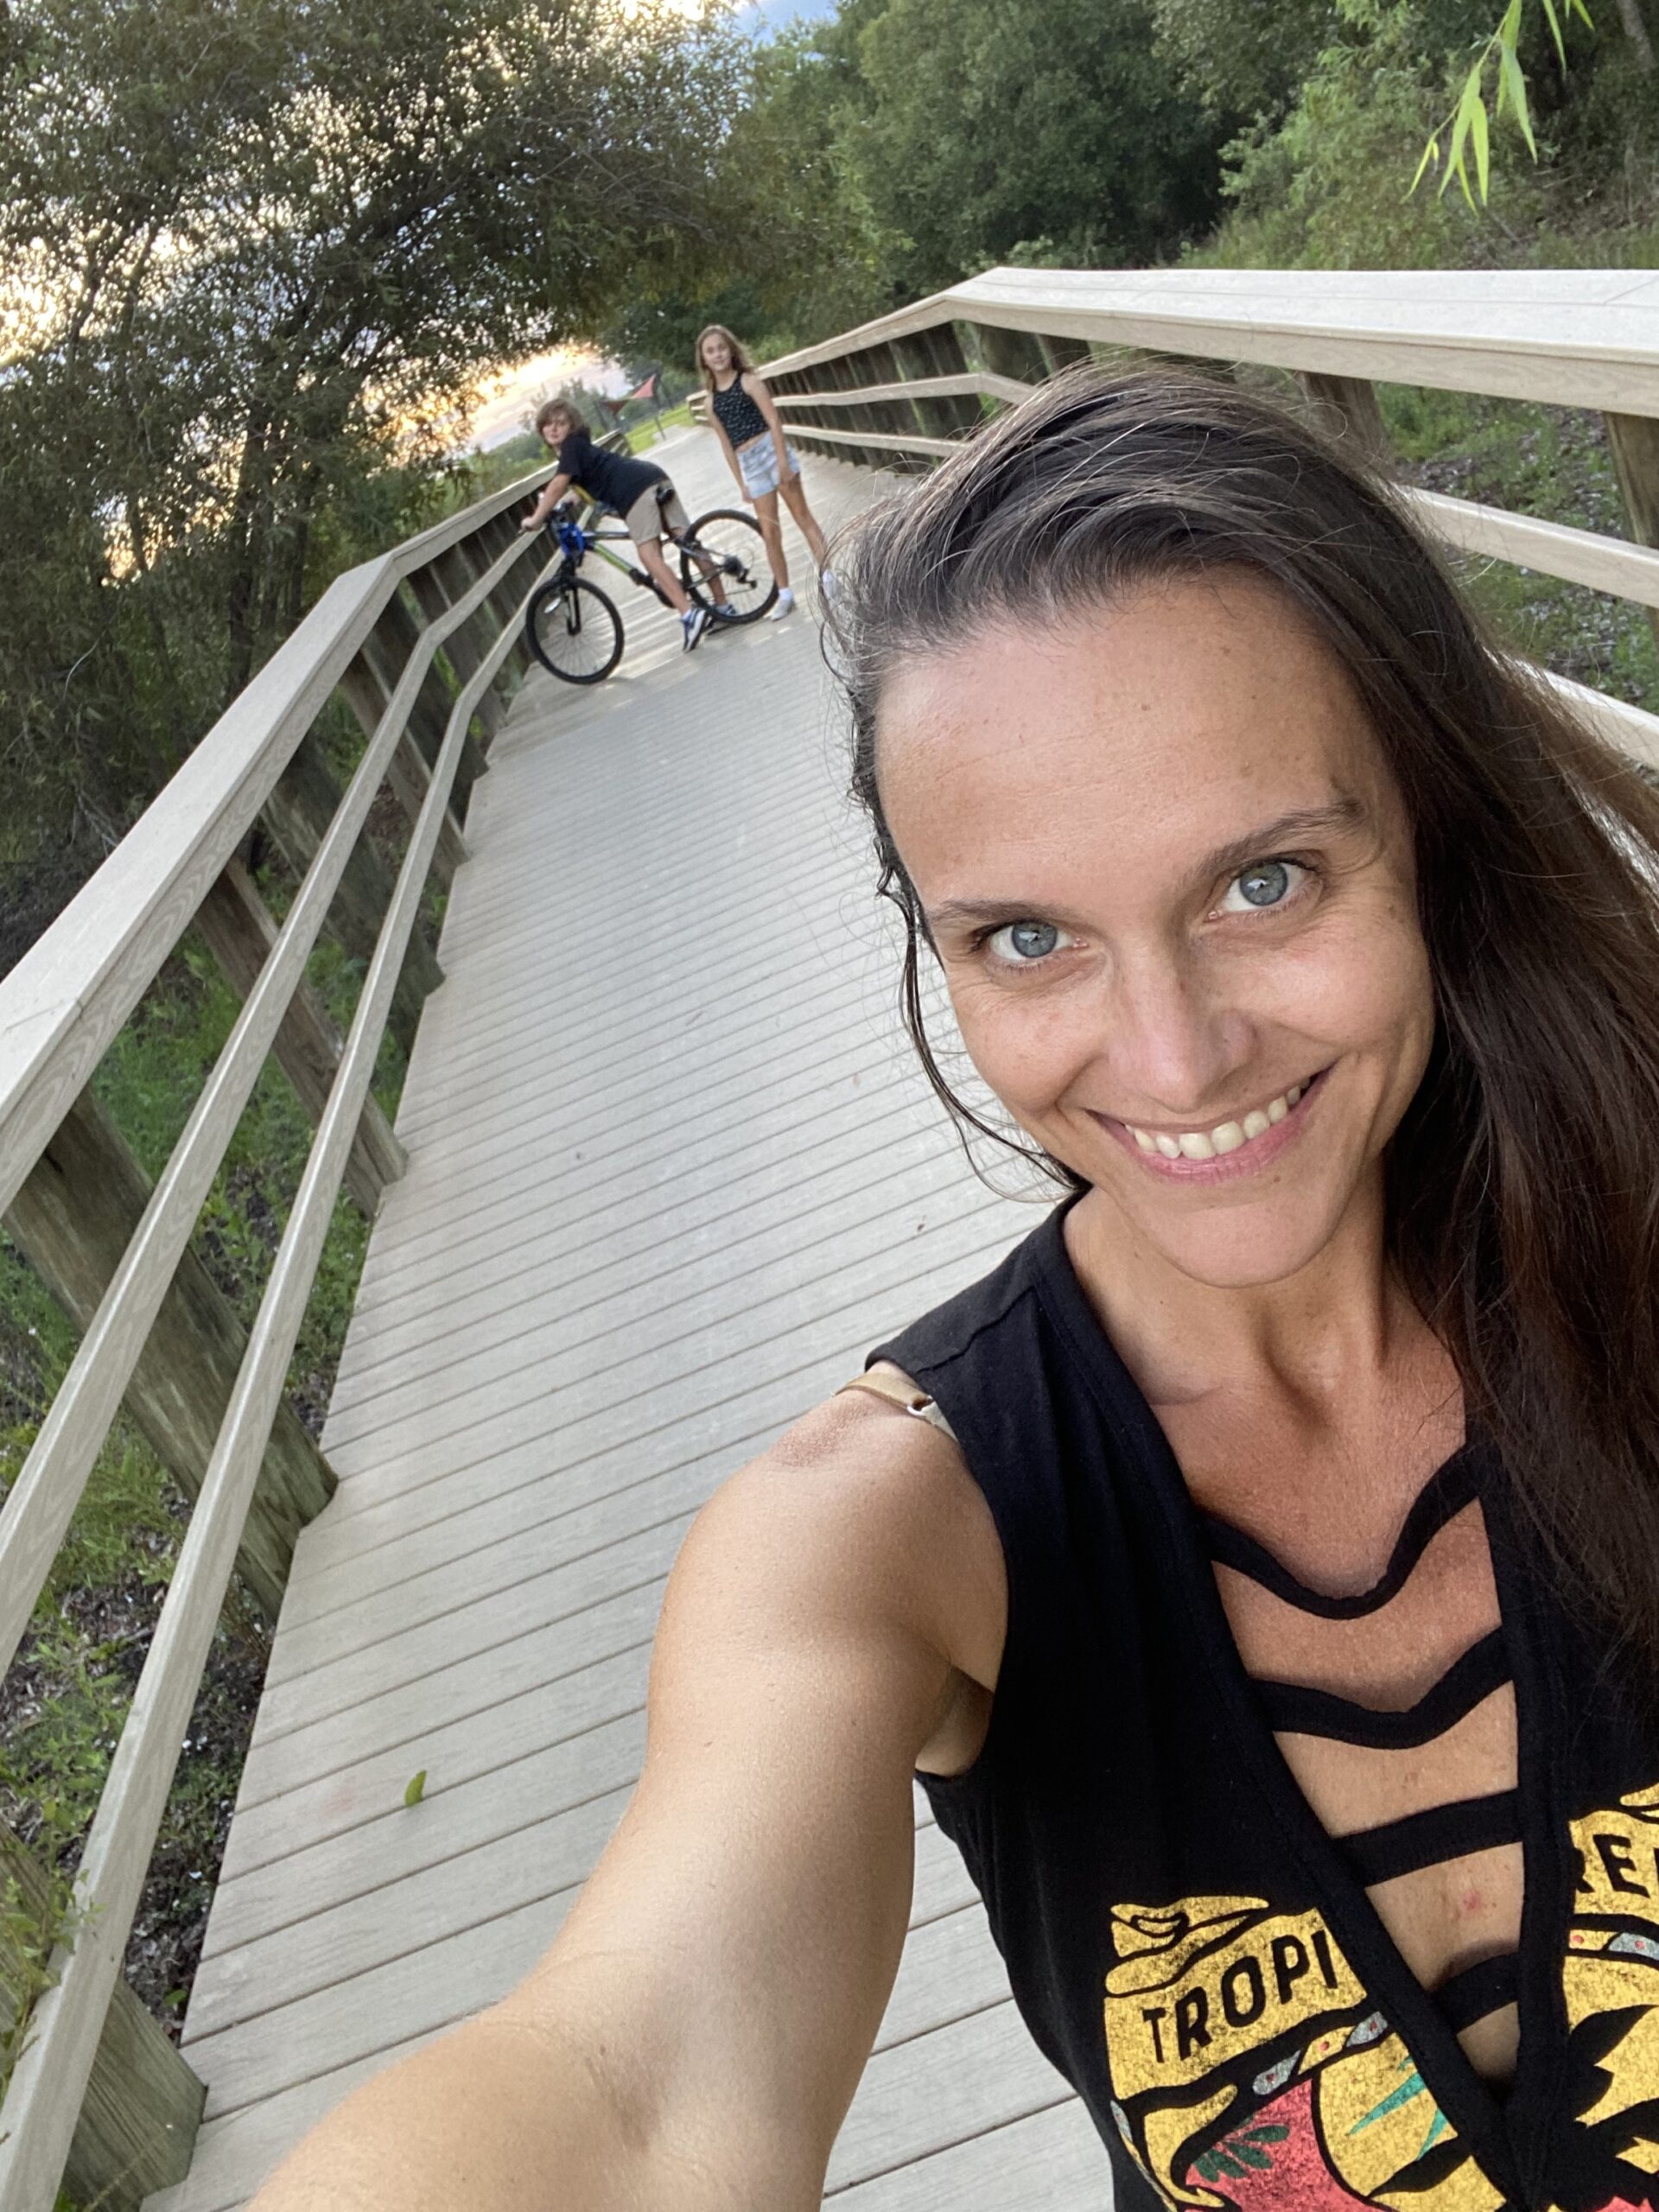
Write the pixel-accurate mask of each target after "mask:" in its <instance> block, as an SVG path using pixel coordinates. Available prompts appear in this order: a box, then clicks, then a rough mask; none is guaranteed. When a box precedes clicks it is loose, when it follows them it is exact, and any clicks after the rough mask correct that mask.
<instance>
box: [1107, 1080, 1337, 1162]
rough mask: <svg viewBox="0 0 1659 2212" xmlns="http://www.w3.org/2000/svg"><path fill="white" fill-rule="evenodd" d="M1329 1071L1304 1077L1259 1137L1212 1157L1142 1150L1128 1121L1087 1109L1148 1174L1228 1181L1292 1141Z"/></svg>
mask: <svg viewBox="0 0 1659 2212" xmlns="http://www.w3.org/2000/svg"><path fill="white" fill-rule="evenodd" d="M1329 1073H1330V1070H1329V1069H1328V1068H1321V1069H1320V1070H1319V1073H1318V1074H1317V1075H1313V1076H1310V1077H1308V1078H1307V1081H1306V1084H1304V1085H1303V1087H1302V1095H1301V1096H1300V1098H1299V1099H1298V1100H1297V1101H1296V1103H1295V1104H1294V1106H1293V1107H1292V1108H1291V1109H1290V1111H1289V1113H1288V1114H1287V1115H1286V1116H1285V1118H1284V1120H1283V1121H1282V1122H1274V1125H1273V1127H1272V1128H1270V1129H1268V1130H1266V1131H1264V1133H1263V1134H1262V1135H1261V1136H1259V1137H1252V1138H1251V1140H1250V1141H1249V1144H1243V1145H1241V1146H1240V1147H1239V1148H1238V1150H1237V1151H1236V1152H1224V1153H1221V1154H1217V1157H1216V1158H1215V1159H1214V1160H1185V1159H1182V1160H1166V1159H1165V1158H1164V1155H1163V1154H1162V1153H1160V1152H1142V1151H1141V1147H1140V1146H1139V1145H1138V1144H1136V1142H1135V1139H1134V1138H1133V1137H1132V1136H1131V1135H1129V1132H1128V1125H1127V1123H1125V1122H1121V1121H1119V1120H1118V1118H1117V1117H1116V1115H1114V1114H1096V1113H1095V1112H1094V1111H1093V1109H1090V1120H1091V1121H1094V1122H1098V1124H1099V1125H1100V1127H1101V1128H1103V1129H1104V1130H1105V1131H1106V1133H1107V1135H1109V1136H1110V1137H1112V1138H1114V1139H1115V1140H1116V1142H1117V1143H1118V1144H1119V1145H1120V1146H1121V1147H1122V1149H1123V1150H1124V1151H1125V1152H1126V1153H1128V1155H1129V1157H1130V1159H1131V1160H1134V1161H1135V1165H1136V1166H1140V1167H1144V1168H1145V1169H1146V1170H1147V1173H1148V1174H1149V1175H1160V1176H1162V1177H1163V1178H1164V1179H1165V1180H1166V1182H1171V1183H1230V1182H1234V1181H1236V1179H1237V1178H1238V1177H1240V1176H1241V1175H1255V1174H1258V1173H1260V1172H1261V1170H1262V1168H1264V1167H1266V1166H1269V1165H1270V1164H1271V1163H1272V1162H1273V1161H1274V1160H1277V1159H1279V1158H1280V1157H1281V1154H1283V1153H1284V1152H1285V1150H1286V1149H1287V1147H1288V1146H1290V1145H1293V1144H1294V1143H1295V1141H1296V1140H1297V1138H1298V1137H1299V1136H1300V1134H1301V1132H1302V1129H1303V1128H1304V1126H1305V1125H1306V1119H1307V1109H1308V1107H1309V1106H1310V1105H1311V1104H1312V1103H1313V1100H1314V1098H1315V1097H1317V1096H1318V1095H1319V1090H1320V1087H1321V1085H1322V1084H1324V1081H1325V1077H1326V1076H1327V1075H1328V1074H1329Z"/></svg>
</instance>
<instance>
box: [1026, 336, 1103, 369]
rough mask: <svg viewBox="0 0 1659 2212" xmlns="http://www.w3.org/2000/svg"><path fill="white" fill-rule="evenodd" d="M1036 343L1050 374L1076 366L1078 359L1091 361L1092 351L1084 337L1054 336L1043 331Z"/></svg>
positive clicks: (1092, 357)
mask: <svg viewBox="0 0 1659 2212" xmlns="http://www.w3.org/2000/svg"><path fill="white" fill-rule="evenodd" d="M1037 344H1038V346H1039V348H1040V350H1041V353H1042V356H1043V359H1044V361H1045V363H1046V365H1047V369H1048V373H1049V375H1050V376H1052V377H1054V376H1058V374H1059V372H1060V371H1061V370H1062V369H1070V368H1073V367H1075V366H1076V365H1077V363H1078V362H1079V361H1092V360H1093V359H1094V358H1095V357H1094V352H1093V349H1092V347H1091V346H1090V343H1089V340H1087V339H1086V338H1056V337H1054V336H1052V334H1050V333H1049V332H1048V331H1044V332H1043V333H1042V334H1041V335H1040V336H1039V339H1038V340H1037Z"/></svg>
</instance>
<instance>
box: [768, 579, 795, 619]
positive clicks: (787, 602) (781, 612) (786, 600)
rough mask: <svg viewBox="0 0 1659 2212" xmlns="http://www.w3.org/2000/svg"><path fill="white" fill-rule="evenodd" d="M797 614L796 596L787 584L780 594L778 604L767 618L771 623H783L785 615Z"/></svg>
mask: <svg viewBox="0 0 1659 2212" xmlns="http://www.w3.org/2000/svg"><path fill="white" fill-rule="evenodd" d="M794 612H795V594H794V593H793V592H792V591H791V589H790V588H789V586H788V585H787V584H785V585H784V587H783V588H782V589H781V590H780V591H779V594H778V604H777V606H776V607H773V608H772V613H770V614H769V615H768V616H767V617H766V620H767V621H769V622H781V621H782V620H783V619H784V617H785V614H792V613H794Z"/></svg>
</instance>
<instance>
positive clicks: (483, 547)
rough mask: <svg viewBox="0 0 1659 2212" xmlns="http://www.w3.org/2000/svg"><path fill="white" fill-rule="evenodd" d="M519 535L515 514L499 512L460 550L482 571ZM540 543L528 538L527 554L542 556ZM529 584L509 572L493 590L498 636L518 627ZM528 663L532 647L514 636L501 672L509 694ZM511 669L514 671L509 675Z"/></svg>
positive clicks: (464, 541) (462, 542) (492, 597)
mask: <svg viewBox="0 0 1659 2212" xmlns="http://www.w3.org/2000/svg"><path fill="white" fill-rule="evenodd" d="M519 535H520V533H519V529H518V517H517V516H516V515H512V514H505V515H496V516H494V517H493V518H492V519H491V520H490V521H489V522H487V523H486V524H485V525H484V527H483V529H482V530H480V531H474V534H473V536H472V537H468V538H463V539H462V541H461V546H460V547H459V548H458V549H457V550H460V551H462V552H464V553H466V554H467V556H468V557H469V558H470V559H473V560H475V561H476V562H477V563H478V567H479V572H480V574H482V572H483V571H484V569H486V568H488V566H489V565H490V563H491V562H492V561H495V560H499V558H500V556H501V555H502V554H503V553H505V551H506V550H507V547H508V546H509V545H510V544H511V543H512V541H513V539H514V538H515V537H518V536H519ZM539 542H540V541H532V540H531V539H529V538H525V539H524V552H525V554H526V556H531V557H539V556H538V555H537V545H538V543H539ZM528 583H529V576H528V575H526V576H525V578H524V585H515V583H514V582H513V581H512V573H511V571H509V574H508V575H505V576H503V577H502V579H501V581H500V582H499V584H497V585H496V587H495V588H494V589H493V591H492V592H491V594H490V595H489V605H490V607H491V609H492V611H493V613H494V615H495V619H496V630H497V634H498V635H499V633H500V632H501V631H503V630H508V629H511V630H517V629H518V616H519V609H520V604H521V601H522V600H523V597H524V587H525V586H527V585H528ZM529 666H530V650H529V648H528V646H527V645H525V644H524V639H523V638H522V637H518V638H517V639H515V641H514V644H513V647H512V652H510V653H509V654H508V655H507V658H506V660H505V663H504V664H503V666H502V673H503V675H504V676H507V678H508V683H509V685H510V687H511V688H510V690H509V692H508V696H509V697H511V696H512V690H513V689H516V688H517V686H518V683H519V681H520V680H521V679H522V677H524V672H525V671H526V670H527V669H528V668H529ZM509 671H511V673H510V674H509Z"/></svg>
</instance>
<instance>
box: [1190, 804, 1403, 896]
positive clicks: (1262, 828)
mask: <svg viewBox="0 0 1659 2212" xmlns="http://www.w3.org/2000/svg"><path fill="white" fill-rule="evenodd" d="M1370 818H1371V817H1370V811H1369V810H1368V809H1367V807H1366V805H1365V803H1364V801H1363V799H1360V798H1355V797H1354V795H1353V794H1352V793H1351V792H1349V791H1344V792H1341V793H1339V794H1338V797H1337V798H1334V799H1332V801H1331V803H1330V804H1329V805H1328V806H1299V807H1294V808H1293V809H1292V810H1291V811H1290V812H1289V813H1287V814H1280V815H1276V816H1275V817H1274V819H1273V820H1272V821H1271V822H1263V823H1259V824H1258V825H1257V827H1256V828H1255V829H1251V830H1249V831H1247V832H1246V834H1245V835H1244V836H1242V837H1230V838H1229V839H1228V841H1227V842H1226V843H1225V844H1224V845H1221V846H1218V847H1217V849H1216V850H1215V851H1214V852H1213V853H1211V854H1209V855H1206V857H1205V859H1203V860H1202V861H1199V862H1198V866H1197V867H1196V868H1194V869H1193V871H1192V881H1193V882H1194V883H1213V882H1214V880H1216V878H1217V876H1219V875H1232V874H1236V873H1237V871H1238V870H1239V869H1240V868H1248V867H1249V864H1250V862H1251V861H1261V860H1267V859H1268V858H1270V857H1271V856H1273V855H1274V854H1276V853H1279V852H1281V851H1282V850H1283V849H1284V848H1285V847H1286V846H1287V845H1300V844H1306V842H1307V841H1308V840H1309V839H1310V838H1316V837H1329V836H1345V835H1351V833H1352V832H1353V831H1354V830H1356V829H1364V828H1365V827H1366V826H1367V825H1368V823H1370Z"/></svg>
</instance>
